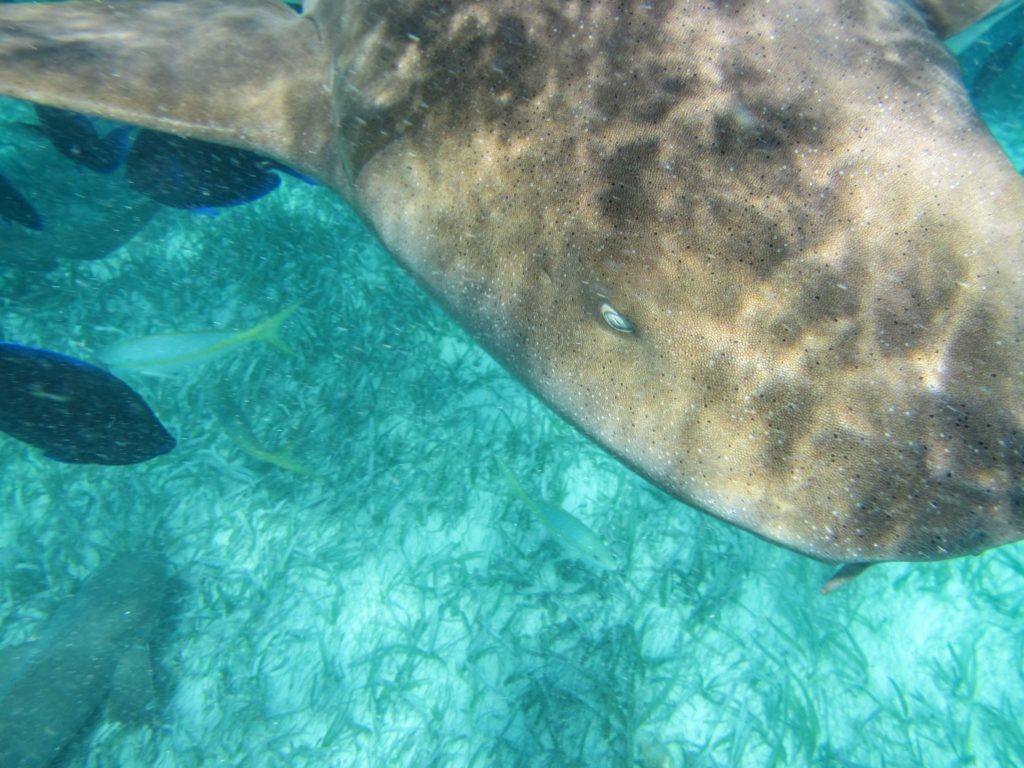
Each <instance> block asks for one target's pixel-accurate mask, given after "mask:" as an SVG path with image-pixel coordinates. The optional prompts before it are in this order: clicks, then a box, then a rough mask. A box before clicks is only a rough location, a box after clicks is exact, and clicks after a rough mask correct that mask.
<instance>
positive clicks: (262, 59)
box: [0, 0, 1024, 563]
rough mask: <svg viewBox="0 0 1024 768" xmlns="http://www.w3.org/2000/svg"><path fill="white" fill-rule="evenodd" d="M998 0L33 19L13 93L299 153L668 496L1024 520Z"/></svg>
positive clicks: (956, 537) (908, 556) (182, 5)
mask: <svg viewBox="0 0 1024 768" xmlns="http://www.w3.org/2000/svg"><path fill="white" fill-rule="evenodd" d="M994 4H995V3H994V2H990V1H987V0H977V1H962V2H955V1H952V0H946V1H943V0H922V2H920V3H918V4H916V5H915V4H911V3H909V2H903V0H784V1H783V2H773V3H763V2H748V1H745V0H700V1H698V0H643V1H642V2H641V1H640V0H625V1H624V2H621V1H620V2H611V0H586V1H585V0H576V1H574V2H573V1H570V2H563V1H562V0H558V1H556V0H447V1H438V0H391V1H389V2H378V1H376V0H313V2H309V3H307V4H306V5H305V6H304V9H303V13H302V14H301V15H296V14H294V13H293V12H292V11H291V10H289V9H288V8H287V7H285V6H284V5H282V4H279V3H276V2H271V0H150V1H148V2H130V3H129V2H126V3H110V4H106V3H103V4H99V3H81V4H78V3H61V4H56V5H52V6H47V5H46V4H23V5H8V6H4V7H3V8H0V92H2V93H5V94H8V95H11V96H15V97H18V98H24V99H30V100H35V101H39V102H43V103H47V104H51V105H54V106H58V107H63V108H66V109H74V110H77V111H81V112H85V113H91V114H100V115H103V116H106V117H112V118H116V119H121V120H125V121H129V122H134V123H138V124H141V125H145V126H149V127H152V128H156V129H160V130H165V131H172V132H176V133H179V134H182V135H188V136H193V137H196V138H200V139H204V140H208V141H216V142H222V143H225V144H230V145H233V146H238V147H242V148H245V149H251V150H254V151H257V152H261V153H264V154H267V155H270V156H273V157H275V158H276V159H278V160H280V161H281V162H283V163H285V164H287V165H289V166H291V167H295V168H297V169H299V170H301V171H302V172H304V173H307V174H309V175H310V176H313V177H315V178H317V179H320V180H322V181H323V182H324V183H326V184H328V185H330V186H331V187H333V188H334V189H335V190H336V191H337V192H338V193H339V194H341V195H342V196H343V197H344V198H345V199H346V200H348V201H349V202H350V203H351V204H352V205H353V206H354V207H355V208H356V209H357V210H358V211H359V212H360V214H361V215H362V216H363V218H364V219H365V220H366V221H367V223H368V224H369V225H370V226H371V227H372V228H373V229H374V230H375V231H376V233H377V234H378V235H379V236H380V238H381V240H382V241H383V242H384V244H385V245H386V246H387V247H388V249H389V250H390V251H391V253H392V254H393V255H394V257H395V258H396V259H397V260H398V261H399V262H400V263H401V264H402V265H403V266H404V267H405V268H407V269H408V270H409V271H410V272H412V273H413V274H414V275H415V276H416V277H417V278H418V279H419V280H420V281H421V283H422V284H423V285H424V286H425V287H426V289H427V290H428V291H430V292H431V293H432V294H433V295H434V296H435V297H436V298H437V299H438V300H439V301H440V302H441V303H442V304H443V305H444V306H445V307H446V308H447V309H448V311H450V312H451V313H452V314H453V315H454V317H455V318H456V319H458V320H459V321H460V322H461V323H462V324H463V326H464V327H466V328H467V329H468V330H469V331H470V332H471V333H472V334H473V335H474V336H475V337H476V338H477V339H478V340H479V341H480V342H481V343H482V344H483V345H485V346H486V348H487V349H488V350H490V351H491V352H492V353H493V354H494V355H495V356H496V357H497V358H498V359H499V360H500V361H501V362H502V363H503V364H504V365H505V366H506V367H508V369H509V370H511V371H512V372H513V373H514V374H516V375H517V376H518V377H519V378H521V379H522V380H523V381H524V382H526V383H527V384H528V385H529V386H530V387H531V388H532V389H533V390H534V391H535V392H536V393H537V394H539V395H540V396H541V397H542V398H544V399H545V400H546V401H547V402H548V403H549V404H551V405H552V406H553V407H554V408H555V409H556V410H558V411H559V412H560V413H561V414H562V415H563V416H565V418H567V419H568V420H570V421H571V422H572V423H573V424H575V425H576V426H578V427H579V428H580V429H581V430H583V431H584V432H585V433H586V434H588V435H590V436H591V437H593V438H594V439H595V440H597V441H598V442H599V443H601V444H602V445H603V446H605V447H606V448H607V449H608V450H610V451H611V452H613V453H614V454H615V455H617V456H618V457H619V458H621V459H622V460H623V461H624V462H625V463H626V464H628V465H629V466H631V467H632V468H634V469H635V470H637V471H638V472H640V473H642V474H643V475H644V476H646V477H647V478H649V479H650V480H652V481H653V482H655V483H656V484H658V485H659V486H660V487H662V488H664V489H665V490H667V491H668V492H670V493H672V494H673V495H675V496H677V497H678V498H680V499H683V500H685V501H687V502H689V503H691V504H693V505H695V506H697V507H699V508H701V509H703V510H705V511H707V512H710V513H712V514H714V515H716V516H718V517H720V518H722V519H724V520H727V521H729V522H731V523H734V524H736V525H739V526H742V527H743V528H746V529H748V530H750V531H752V532H754V533H757V534H759V535H761V536H764V537H766V538H768V539H771V540H772V541H775V542H777V543H779V544H782V545H785V546H788V547H790V548H793V549H795V550H798V551H800V552H803V553H805V554H807V555H810V556H813V557H817V558H821V559H825V560H829V561H834V562H839V563H870V562H878V561H885V560H932V559H941V558H947V557H953V556H957V555H963V554H968V553H976V552H980V551H982V550H984V549H987V548H989V547H992V546H996V545H999V544H1003V543H1006V542H1010V541H1014V540H1017V539H1019V538H1021V537H1022V536H1024V432H1022V420H1024V314H1022V309H1024V274H1022V269H1021V267H1020V263H1021V256H1022V251H1024V181H1022V180H1021V178H1020V177H1019V176H1018V175H1017V173H1016V172H1015V171H1014V169H1013V168H1012V166H1011V164H1010V162H1009V161H1008V160H1007V158H1006V157H1005V156H1004V155H1003V153H1002V151H1001V150H1000V149H999V147H998V146H997V145H996V143H995V142H994V141H993V139H992V138H991V136H990V135H989V133H988V131H987V129H986V128H985V127H984V126H983V125H982V124H981V123H980V121H979V119H978V118H977V116H976V114H975V112H974V110H973V108H972V106H971V104H970V101H969V99H968V97H967V95H966V93H965V91H964V88H963V85H962V83H961V82H960V77H959V74H958V71H957V67H956V64H955V62H954V60H953V59H952V58H951V56H950V55H949V53H948V52H947V51H946V50H945V49H944V47H943V46H942V44H941V37H942V36H945V35H949V34H952V33H954V32H956V31H957V30H958V29H960V28H962V27H963V26H964V25H965V24H967V23H968V22H970V21H972V20H973V19H975V18H977V17H978V16H979V15H981V14H982V13H983V12H985V11H987V10H989V9H990V8H991V7H992V6H993V5H994Z"/></svg>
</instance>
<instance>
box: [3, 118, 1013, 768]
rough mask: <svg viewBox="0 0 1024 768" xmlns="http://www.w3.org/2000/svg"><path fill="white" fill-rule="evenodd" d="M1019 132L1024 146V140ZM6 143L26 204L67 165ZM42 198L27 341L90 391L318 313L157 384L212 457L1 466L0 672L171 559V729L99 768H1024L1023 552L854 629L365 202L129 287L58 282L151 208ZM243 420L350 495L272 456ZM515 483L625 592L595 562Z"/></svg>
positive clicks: (939, 572)
mask: <svg viewBox="0 0 1024 768" xmlns="http://www.w3.org/2000/svg"><path fill="white" fill-rule="evenodd" d="M985 106H986V110H987V111H989V112H990V113H991V114H992V115H995V117H996V118H997V119H998V115H999V114H1003V115H1009V116H1012V115H1014V114H1019V106H1018V107H1014V106H1013V105H1012V104H1008V103H1005V102H1000V101H999V100H998V99H996V100H995V103H994V104H988V105H985ZM3 116H4V119H6V120H9V121H17V120H30V119H31V118H30V117H29V112H28V111H27V110H26V108H25V107H24V106H23V105H18V104H14V103H12V102H4V103H3ZM996 132H997V134H998V135H1000V137H1001V138H1003V139H1004V140H1006V141H1008V142H1010V144H1011V146H1010V151H1011V154H1012V153H1013V152H1015V151H1017V147H1018V146H1020V145H1022V141H1021V136H1020V128H1019V126H1015V125H1014V124H1013V123H1012V120H1007V119H1004V120H1003V122H1002V123H1001V124H1000V125H999V126H998V128H997V131H996ZM4 137H5V139H6V141H7V142H8V143H6V144H2V145H0V167H2V168H3V169H4V172H5V173H6V172H7V170H8V168H9V167H10V165H9V164H11V163H15V162H16V160H15V159H14V155H15V154H16V153H18V152H20V151H22V150H23V149H24V147H26V146H27V145H28V144H31V143H32V140H31V139H30V138H29V137H26V136H25V135H24V133H23V132H21V131H19V130H17V129H16V128H12V127H8V128H7V129H6V130H5V131H4ZM26 142H27V143H28V144H26ZM33 163H38V166H36V165H33V169H35V170H33V172H32V173H27V174H25V176H24V178H23V179H22V180H21V182H20V184H21V185H24V187H23V189H22V191H23V192H26V193H29V192H31V193H33V195H35V196H36V197H35V198H34V199H37V200H39V202H40V207H41V209H43V212H44V215H46V216H47V218H48V219H51V220H53V221H54V222H60V223H61V225H62V226H61V227H57V228H55V230H54V231H53V232H52V234H49V235H47V236H46V240H45V246H44V247H45V249H46V250H47V251H48V252H47V253H46V254H43V253H39V254H36V255H38V256H39V257H40V263H29V264H26V263H23V262H19V263H18V264H17V265H15V266H2V267H0V302H2V303H0V331H2V334H3V338H5V339H9V340H17V341H19V342H22V343H27V344H34V345H39V346H44V347H48V348H51V349H55V350H58V351H62V352H66V353H70V354H75V355H78V356H80V357H83V358H86V359H89V358H90V357H91V356H92V355H94V354H95V353H96V352H97V351H98V350H99V349H101V348H102V347H103V346H105V345H107V344H109V343H111V342H113V341H116V340H118V339H119V338H122V337H123V336H125V335H129V336H135V335H143V334H150V333H159V332H165V331H181V330H200V329H206V328H213V327H221V328H237V329H241V328H244V327H248V326H250V325H252V324H254V323H255V322H258V321H259V320H262V319H264V318H265V317H267V316H269V315H270V314H272V313H273V312H276V311H277V310H279V309H281V308H283V307H285V306H287V305H288V304H291V303H292V302H295V301H298V300H302V302H303V305H302V310H301V311H300V312H299V313H298V314H297V315H295V316H294V317H293V318H292V319H291V320H290V321H289V323H288V325H287V326H286V327H285V329H284V336H285V338H286V339H287V340H288V341H289V343H290V344H291V345H292V346H293V347H294V348H295V350H296V354H295V355H292V356H285V355H282V354H281V353H280V352H278V351H276V350H273V349H269V348H262V347H255V346H254V347H246V348H241V349H239V350H238V351H237V353H236V354H233V355H232V356H230V357H226V358H224V359H221V360H217V361H214V362H213V363H211V364H210V365H209V366H206V367H202V368H197V369H195V370H192V371H190V372H187V373H185V374H183V375H179V376H175V377H173V378H164V379H154V378H147V377H140V376H128V375H126V376H125V378H126V380H127V381H129V383H131V384H132V385H133V386H134V387H135V388H136V389H137V390H138V391H140V392H141V393H142V394H143V395H144V396H145V397H146V399H147V400H148V401H149V403H150V404H151V405H152V406H153V407H154V409H155V410H156V411H157V412H158V414H159V415H160V417H161V418H162V419H163V421H164V422H165V424H167V426H168V427H169V428H170V429H171V431H172V432H173V433H174V434H175V436H176V437H177V438H178V441H179V447H178V449H177V450H176V451H175V452H174V453H172V454H170V455H169V456H166V457H163V458H160V459H157V460H154V461H152V462H150V463H147V464H144V465H139V466H136V467H127V468H111V467H76V466H66V465H60V464H55V463H53V462H49V461H47V460H45V459H42V458H41V457H39V456H38V455H37V454H36V453H35V452H34V451H32V450H31V449H28V448H27V447H25V446H23V445H21V444H19V443H16V442H15V441H13V440H9V439H0V462H2V464H3V467H4V472H3V475H2V477H0V503H2V509H3V510H4V511H3V513H2V514H0V589H2V591H0V643H2V644H4V645H9V644H13V643H18V642H21V641H23V640H26V639H29V638H30V637H32V636H33V634H34V633H35V632H37V631H38V627H39V626H40V624H41V622H42V621H44V620H45V618H46V617H47V616H49V615H50V614H51V613H52V611H53V610H54V609H55V607H56V606H58V605H60V603H61V600H62V599H63V598H64V597H65V596H66V595H68V594H69V593H71V592H72V591H73V590H74V588H75V586H76V585H77V584H78V583H80V581H81V579H83V578H84V577H85V576H87V575H88V574H89V573H90V572H92V571H93V570H94V569H96V568H97V567H98V566H99V565H100V564H102V563H103V562H106V561H107V560H109V559H110V557H111V556H112V555H113V554H114V553H115V552H119V551H124V550H132V549H139V548H144V547H145V548H153V549H158V550H160V551H162V552H163V553H165V555H166V557H167V558H168V559H169V560H170V561H171V563H172V564H173V566H174V568H175V571H176V573H177V576H178V578H179V580H180V595H179V598H178V607H177V614H176V619H175V624H174V626H173V628H172V629H171V631H170V633H169V634H168V636H167V637H166V639H165V640H164V641H163V643H162V644H161V646H160V648H159V654H158V655H159V659H158V662H159V666H160V669H161V670H162V671H161V675H160V677H159V686H158V688H159V691H160V697H159V699H160V704H159V707H160V708H159V714H158V717H157V718H156V720H155V722H154V723H153V724H152V725H148V726H142V727H139V728H128V727H125V726H123V725H119V724H116V723H114V722H112V721H110V720H101V721H100V722H99V723H98V725H97V727H95V728H93V729H90V730H89V731H88V732H87V733H85V734H83V738H82V740H81V742H80V743H78V744H76V745H75V746H74V747H73V749H72V751H71V757H70V764H71V765H91V766H102V765H123V766H132V765H140V766H141V765H146V766H151V765H152V766H193V765H195V766H218V765H224V766H234V765H246V766H279V765H289V766H306V765H308V766H324V765H338V766H349V765H353V766H385V765H386V766H429V765H438V766H442V765H445V766H447V765H456V766H470V765H473V766H635V765H640V766H768V765H778V766H810V765H821V766H836V765H839V766H918V765H928V766H959V765H979V766H989V765H1014V764H1019V763H1021V762H1022V761H1024V729H1022V726H1021V717H1022V715H1024V692H1022V691H1024V686H1022V681H1024V640H1022V639H1021V636H1020V630H1019V625H1020V616H1021V615H1022V609H1024V591H1022V590H1021V579H1022V576H1024V547H1022V546H1021V545H1017V546H1011V547H1004V548H1002V549H1000V550H997V551H993V552H989V553H986V554H985V555H983V556H981V557H977V558H969V559H962V560H957V561H952V562H946V563H936V564H926V565H904V564H892V565H886V566H880V567H878V568H875V569H872V570H870V571H868V572H867V573H866V574H865V575H863V576H862V577H860V578H858V579H857V580H856V581H854V582H853V583H852V584H850V585H848V586H847V587H845V588H843V589H841V590H839V591H837V592H835V593H833V594H832V595H830V596H828V597H827V598H822V597H820V596H819V595H818V594H817V590H818V587H819V586H820V584H821V582H822V581H823V580H824V579H825V578H827V577H828V575H829V574H830V572H831V570H832V569H831V568H829V567H828V566H824V565H821V564H818V563H815V562H813V561H810V560H807V559H805V558H802V557H800V556H798V555H794V554H792V553H789V552H786V551H784V550H781V549H778V548H776V547H773V546H771V545H769V544H766V543H764V542H762V541H760V540H758V539H756V538H754V537H752V536H749V535H746V534H743V533H741V532H739V531H738V530H736V529H733V528H731V527H729V526H726V525H724V524H721V523H718V522H716V521H714V520H712V519H711V518H709V517H707V516H705V515H702V514H700V513H698V512H695V511H693V510H691V509H689V508H687V507H686V506H685V505H683V504H681V503H679V502H677V501H673V500H672V499H670V498H668V497H667V496H665V495H664V494H662V493H661V492H659V491H657V490H655V489H653V488H652V487H651V486H649V485H647V484H646V483H644V482H643V481H642V480H640V479H638V478H637V477H635V476H634V475H632V474H631V473H629V472H627V471H626V470H624V469H622V468H621V467H620V466H619V465H618V464H617V463H616V462H614V461H613V460H611V459H609V458H608V457H607V456H605V455H604V454H603V453H602V452H601V451H600V450H599V449H598V448H596V447H595V446H593V445H592V444H591V443H589V442H588V441H586V440H585V439H583V438H581V437H580V436H579V435H577V434H576V433H575V432H574V431H573V430H572V429H570V428H569V427H567V426H566V425H565V424H564V423H562V422H561V421H560V420H559V419H557V418H556V417H554V416H553V415H552V414H551V413H549V412H548V411H547V409H546V408H545V407H544V406H542V405H540V404H539V403H538V402H537V401H536V400H535V399H533V398H532V397H531V396H530V395H529V394H527V393H526V392H525V390H524V389H523V388H522V387H521V386H520V385H519V384H518V383H516V382H515V381H514V380H512V379H511V378H510V377H509V376H507V375H506V374H505V373H504V372H503V371H502V370H501V369H500V368H499V367H498V366H497V365H496V364H494V363H493V362H492V361H491V360H490V359H489V358H488V357H487V356H486V355H485V354H484V353H483V352H482V351H480V350H479V349H478V348H477V347H476V346H475V345H474V344H473V343H472V342H471V341H469V339H468V338H467V337H466V335H465V334H464V333H463V332H462V331H461V330H459V329H458V328H456V327H455V326H454V325H453V324H452V323H451V322H450V321H449V320H448V319H447V318H445V316H444V315H443V314H442V313H441V312H440V310H438V309H437V308H436V307H435V306H434V305H433V304H432V303H431V302H430V301H429V300H428V299H427V298H426V297H425V296H424V295H423V293H422V292H421V291H420V290H419V289H418V288H417V287H416V286H415V285H414V284H413V283H412V281H411V280H410V279H409V278H408V277H406V276H405V275H404V274H403V273H401V272H400V271H399V270H398V269H397V268H396V267H395V266H394V265H393V264H392V263H391V262H390V260H389V259H388V257H387V255H386V254H385V253H383V252H382V250H381V249H380V247H379V246H378V245H377V244H376V243H375V242H374V241H373V240H372V239H371V238H370V237H369V236H368V234H367V233H366V232H365V230H364V229H363V228H362V227H361V225H360V224H359V223H358V222H357V220H356V219H355V218H354V216H353V215H352V214H351V212H350V211H348V210H347V209H346V208H345V207H344V205H343V204H342V203H340V202H339V201H338V200H337V198H336V197H335V196H334V195H333V194H331V193H330V192H328V191H326V190H323V189H317V188H311V187H307V186H305V185H303V184H301V183H299V182H297V181H294V180H292V179H285V180H284V188H283V189H282V190H280V191H278V192H277V193H275V194H274V195H272V196H270V197H269V198H266V199H264V200H261V201H259V202H257V203H255V204H253V205H250V206H246V207H242V208H238V209H233V210H228V211H224V212H223V213H221V214H220V215H219V216H217V217H215V218H210V217H204V216H196V215H191V214H184V213H179V212H175V211H169V210H162V211H160V212H159V213H157V214H156V215H155V216H154V217H153V218H152V219H151V220H150V221H149V222H148V223H147V224H145V226H144V228H143V229H142V230H141V232H140V233H139V235H138V236H136V237H135V238H134V239H132V240H131V241H130V242H129V243H128V244H127V245H125V246H124V247H123V248H121V249H120V250H118V251H116V252H115V253H113V254H112V255H110V256H109V257H107V258H105V259H102V260H99V261H91V262H83V261H67V260H57V261H56V262H53V261H51V258H50V257H51V256H54V255H55V256H60V255H61V254H64V253H67V252H69V251H70V249H72V248H75V247H77V246H78V243H79V241H81V239H82V238H83V237H84V236H85V235H84V233H88V232H93V231H96V232H100V231H103V230H104V229H105V228H107V227H108V226H109V225H108V223H107V221H106V219H104V216H105V215H108V214H103V213H101V212H97V210H96V204H97V203H103V202H105V201H106V202H108V203H109V201H110V200H113V199H116V198H115V196H116V195H121V194H123V190H121V188H120V184H119V182H118V180H117V179H116V178H114V179H106V180H100V181H97V180H96V179H95V177H92V179H91V180H90V181H88V182H87V183H89V184H92V185H99V186H94V187H90V191H89V193H88V195H85V196H84V197H83V196H81V195H78V194H76V193H75V192H74V191H73V190H72V191H62V189H54V187H53V186H51V185H48V184H47V183H46V182H45V179H46V178H49V177H50V176H53V175H59V176H61V177H63V178H67V179H73V180H77V179H79V178H80V179H82V180H83V183H86V182H85V179H86V178H88V174H86V173H84V172H79V171H77V170H76V169H74V168H73V167H72V166H70V164H67V163H65V162H64V161H63V160H61V159H60V158H59V157H58V156H57V155H56V153H53V152H49V153H47V154H46V155H45V157H42V156H40V159H39V160H38V161H36V160H33ZM12 176H13V173H12ZM47 194H49V195H50V197H49V198H47V197H46V195H47ZM101 208H102V205H101ZM108 208H109V205H108ZM71 222H73V224H72V223H71ZM65 223H67V224H66V225H65ZM10 231H11V230H9V229H3V230H0V238H6V236H7V234H8V233H9V232H10ZM2 242H8V243H9V242H12V241H10V240H5V239H0V243H2ZM44 256H45V258H44ZM30 261H31V260H30ZM225 401H228V402H230V403H233V404H234V406H233V407H234V408H235V410H237V411H241V413H243V414H244V416H245V417H246V418H247V420H248V422H249V426H250V427H251V431H252V432H253V434H254V435H255V437H256V438H257V439H258V441H259V442H260V443H261V444H262V445H264V446H265V447H267V448H268V449H275V448H281V447H283V446H287V445H289V444H291V445H293V448H294V451H295V453H296V454H297V455H298V456H299V457H301V459H302V461H303V462H304V463H305V465H306V466H308V467H309V468H310V469H312V470H313V471H315V472H316V473H317V476H316V477H307V476H300V475H296V474H294V473H290V472H287V471H285V470H282V469H279V468H276V467H273V466H271V465H268V464H266V463H263V462H259V461H256V460H254V459H253V458H252V457H251V456H248V455H247V454H246V453H245V452H244V451H242V450H240V449H239V447H238V446H237V444H236V443H235V442H234V441H233V440H232V439H231V437H230V435H229V430H226V429H225V427H224V426H223V425H222V424H223V423H228V424H230V423H231V419H232V418H234V416H231V415H230V414H226V413H225V407H226V406H225V405H224V403H225ZM496 456H500V457H502V458H503V459H504V460H505V461H506V462H507V463H508V464H509V465H510V466H511V467H512V468H513V470H514V471H515V472H516V474H517V475H518V476H519V477H520V479H521V481H522V483H523V485H524V486H525V487H526V488H527V490H528V491H530V492H531V493H533V494H534V495H536V496H540V497H543V498H546V499H549V500H551V501H553V502H556V503H561V504H562V505H563V506H564V507H565V508H566V509H570V510H572V511H573V512H574V513H575V514H577V515H578V516H579V517H580V518H581V519H584V520H585V521H586V522H587V523H588V524H589V525H590V526H591V527H592V528H594V529H595V530H596V531H597V532H598V533H599V534H600V535H601V536H602V538H603V539H604V540H605V541H606V542H607V543H608V544H609V546H610V547H611V548H612V549H613V551H615V553H616V554H617V556H618V557H619V559H620V561H622V562H623V563H624V567H623V568H622V569H621V570H620V571H619V572H618V573H617V574H608V573H604V572H600V571H596V570H593V569H592V568H590V567H588V566H586V565H583V564H581V563H580V562H578V561H575V560H572V559H569V558H566V557H565V555H564V553H563V552H562V551H561V550H559V549H558V548H557V547H556V545H555V544H554V543H553V542H552V541H551V540H550V539H549V538H548V537H547V536H546V535H545V532H544V530H543V529H542V528H541V527H540V526H538V525H537V524H536V523H535V522H534V521H533V520H532V519H531V517H530V514H529V512H528V511H527V510H526V508H525V507H524V506H523V505H522V504H521V503H519V502H518V501H517V500H516V499H515V498H514V497H513V496H512V494H511V493H510V492H509V491H508V488H507V486H506V484H505V481H504V479H503V477H502V475H501V472H500V470H499V468H498V466H497V465H496V463H495V460H494V457H496Z"/></svg>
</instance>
